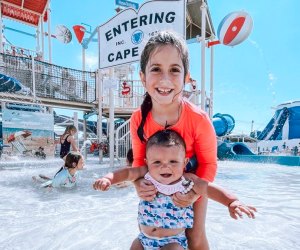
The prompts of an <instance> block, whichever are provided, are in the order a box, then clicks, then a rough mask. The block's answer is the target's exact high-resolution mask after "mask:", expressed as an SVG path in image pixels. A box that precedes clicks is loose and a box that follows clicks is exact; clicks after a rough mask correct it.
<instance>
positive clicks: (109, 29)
mask: <svg viewBox="0 0 300 250" xmlns="http://www.w3.org/2000/svg"><path fill="white" fill-rule="evenodd" d="M161 30H173V31H175V32H177V33H178V34H181V35H182V37H183V38H185V0H174V1H150V2H146V3H144V4H143V5H142V6H141V7H140V9H139V10H138V11H137V12H136V11H135V10H134V9H132V8H129V9H126V10H124V11H122V12H120V13H119V14H118V15H116V16H114V17H113V18H112V19H110V20H109V21H108V22H106V23H105V24H103V25H101V26H99V27H98V32H99V37H100V55H99V58H100V69H103V68H108V67H112V66H116V65H121V64H126V63H131V62H135V61H138V60H139V59H140V53H141V52H142V50H143V48H144V46H145V45H146V43H147V41H148V40H149V38H150V37H151V36H154V35H155V34H156V33H157V32H158V31H161Z"/></svg>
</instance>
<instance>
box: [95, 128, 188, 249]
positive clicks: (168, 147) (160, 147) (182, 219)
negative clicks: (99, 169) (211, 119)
mask: <svg viewBox="0 0 300 250" xmlns="http://www.w3.org/2000/svg"><path fill="white" fill-rule="evenodd" d="M185 150H186V148H185V143H184V141H183V139H182V137H181V136H180V135H179V134H178V133H176V132H175V131H172V130H163V131H158V132H156V133H155V134H154V135H152V136H151V137H150V138H149V140H148V142H147V146H146V159H145V161H146V163H147V166H148V167H146V166H144V167H139V168H123V169H120V170H117V171H115V172H113V173H108V174H107V175H105V176H104V177H103V178H101V179H98V180H96V182H95V183H94V185H93V187H94V189H96V190H102V191H106V190H108V189H109V187H110V186H111V185H113V184H116V183H119V182H123V181H135V180H137V179H139V178H141V177H144V176H145V178H147V179H148V180H149V181H151V182H152V183H153V184H154V185H155V186H156V188H157V189H158V194H157V196H156V197H155V199H154V200H153V201H150V202H148V201H145V200H141V201H140V203H139V212H138V222H139V228H140V231H141V232H140V234H139V237H138V238H139V240H140V242H141V244H142V245H143V248H144V249H146V250H148V249H149V250H150V249H160V248H161V247H168V248H164V249H173V250H177V249H187V239H186V236H185V229H186V228H192V227H193V207H192V206H188V207H185V208H181V207H177V206H176V205H175V204H174V203H173V201H172V198H171V196H172V195H173V194H174V193H176V192H189V191H190V190H191V189H192V188H193V182H191V181H189V180H186V179H185V178H184V177H183V172H184V168H185V165H186V164H187V162H188V158H186V155H185Z"/></svg>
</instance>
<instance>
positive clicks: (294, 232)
mask: <svg viewBox="0 0 300 250" xmlns="http://www.w3.org/2000/svg"><path fill="white" fill-rule="evenodd" d="M60 165H61V162H60V161H57V160H56V161H50V160H49V161H48V160H47V161H40V164H38V165H36V164H34V165H33V164H30V163H27V164H25V166H24V164H21V166H20V167H16V165H15V164H13V165H11V164H10V165H7V166H6V167H4V166H5V164H3V163H1V165H0V227H1V230H0V249H13V250H17V249H103V250H106V249H109V250H110V249H111V250H123V249H124V250H126V249H129V247H130V245H131V242H132V240H133V239H134V238H135V237H136V236H137V235H138V227H137V222H136V217H137V204H138V198H137V196H136V193H135V190H134V188H133V187H132V186H131V187H127V188H121V189H118V188H111V190H109V191H108V192H99V191H94V190H93V189H92V183H93V182H94V180H95V179H96V178H98V177H100V176H102V175H103V174H105V173H106V172H108V171H109V168H108V164H102V165H100V164H98V163H97V160H96V159H89V160H88V161H87V168H86V169H85V170H83V171H81V173H80V179H79V181H78V186H77V187H76V188H75V189H72V190H61V189H52V190H49V189H44V188H40V187H39V186H38V185H37V184H35V183H33V181H32V179H31V177H32V176H34V175H38V174H44V175H48V176H53V174H54V173H55V172H56V171H57V170H58V169H59V167H60ZM216 183H217V184H220V185H222V186H224V187H226V188H228V189H230V190H232V191H234V192H235V193H236V194H237V195H238V196H239V197H240V199H242V200H243V201H244V202H245V203H248V204H253V205H255V206H256V207H257V208H258V210H259V212H258V213H257V216H256V219H255V220H252V219H248V218H246V217H245V218H244V219H243V220H238V221H235V220H233V219H231V217H230V216H229V213H228V212H227V208H225V207H224V206H222V205H219V204H217V203H215V202H213V201H210V202H209V207H208V214H207V221H206V230H207V236H208V239H209V242H210V246H211V249H213V250H214V249H220V250H231V249H232V250H244V249H245V250H246V249H266V250H274V249H278V250H279V249H280V250H282V249H300V243H299V238H300V209H299V208H300V168H298V167H285V166H278V165H268V164H250V163H240V162H219V170H218V176H217V179H216Z"/></svg>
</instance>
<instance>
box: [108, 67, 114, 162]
mask: <svg viewBox="0 0 300 250" xmlns="http://www.w3.org/2000/svg"><path fill="white" fill-rule="evenodd" d="M109 78H110V80H111V81H110V82H111V83H113V85H114V68H113V67H111V68H110V69H109ZM114 108H115V107H114V89H113V86H109V166H110V167H113V166H114V153H115V150H114V149H115V146H114V144H115V138H114V134H115V114H114V112H115V110H114Z"/></svg>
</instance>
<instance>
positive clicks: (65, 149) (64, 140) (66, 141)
mask: <svg viewBox="0 0 300 250" xmlns="http://www.w3.org/2000/svg"><path fill="white" fill-rule="evenodd" d="M76 133H77V128H76V127H75V126H74V125H68V126H67V127H66V129H65V132H64V133H63V134H62V136H61V137H60V153H59V155H60V158H62V159H63V160H65V156H66V155H67V154H68V153H69V152H70V149H71V146H72V150H71V151H74V152H79V150H78V148H77V146H76V142H75V139H74V135H75V134H76Z"/></svg>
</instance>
